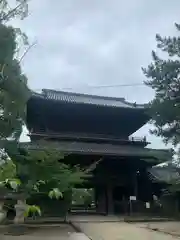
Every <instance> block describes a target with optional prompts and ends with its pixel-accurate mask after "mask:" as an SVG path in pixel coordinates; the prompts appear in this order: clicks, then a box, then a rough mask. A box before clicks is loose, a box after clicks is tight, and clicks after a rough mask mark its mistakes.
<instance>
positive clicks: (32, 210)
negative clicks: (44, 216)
mask: <svg viewBox="0 0 180 240" xmlns="http://www.w3.org/2000/svg"><path fill="white" fill-rule="evenodd" d="M36 214H37V215H39V216H41V209H40V207H39V206H36V205H28V206H27V211H26V212H25V214H24V215H25V217H28V216H29V215H33V216H35V215H36Z"/></svg>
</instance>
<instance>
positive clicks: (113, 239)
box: [74, 222, 180, 240]
mask: <svg viewBox="0 0 180 240" xmlns="http://www.w3.org/2000/svg"><path fill="white" fill-rule="evenodd" d="M74 225H75V226H76V227H78V228H80V229H81V230H82V232H84V233H85V234H86V235H87V236H88V237H89V238H90V239H92V240H177V239H180V238H178V237H173V236H171V235H168V234H164V233H160V232H155V231H151V230H148V229H145V228H141V227H139V226H137V225H135V224H129V223H124V222H105V223H102V222H101V223H93V222H91V223H87V222H76V223H74Z"/></svg>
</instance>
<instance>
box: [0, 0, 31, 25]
mask: <svg viewBox="0 0 180 240" xmlns="http://www.w3.org/2000/svg"><path fill="white" fill-rule="evenodd" d="M10 2H11V4H10ZM12 4H14V5H13V6H11V5H12ZM27 15H28V0H16V1H14V2H13V1H8V0H1V1H0V21H1V23H6V22H8V21H10V20H12V19H14V18H20V19H21V20H23V19H24V18H25V17H27Z"/></svg>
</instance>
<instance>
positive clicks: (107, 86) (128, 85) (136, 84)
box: [34, 83, 146, 91]
mask: <svg viewBox="0 0 180 240" xmlns="http://www.w3.org/2000/svg"><path fill="white" fill-rule="evenodd" d="M138 86H146V85H145V84H143V83H131V84H114V85H99V86H81V87H79V88H81V89H82V88H84V89H85V88H86V89H89V88H91V89H102V88H115V87H138ZM34 90H35V91H41V90H42V89H34ZM56 90H59V91H61V90H74V88H72V87H69V88H68V87H67V88H61V89H57V88H56Z"/></svg>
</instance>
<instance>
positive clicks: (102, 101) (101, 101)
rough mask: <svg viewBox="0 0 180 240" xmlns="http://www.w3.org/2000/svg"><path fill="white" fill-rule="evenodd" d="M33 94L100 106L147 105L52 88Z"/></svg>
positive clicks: (140, 106)
mask: <svg viewBox="0 0 180 240" xmlns="http://www.w3.org/2000/svg"><path fill="white" fill-rule="evenodd" d="M33 95H35V96H37V97H41V98H45V99H49V100H55V101H63V102H71V103H83V104H92V105H99V106H109V107H120V108H134V109H136V108H140V109H143V108H145V107H146V105H144V104H136V103H129V102H126V101H125V99H124V98H115V97H104V96H95V95H88V94H80V93H72V92H63V91H55V90H50V89H43V90H42V93H41V94H38V93H34V94H33Z"/></svg>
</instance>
